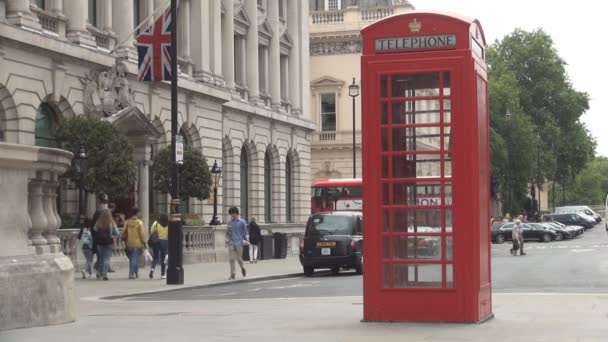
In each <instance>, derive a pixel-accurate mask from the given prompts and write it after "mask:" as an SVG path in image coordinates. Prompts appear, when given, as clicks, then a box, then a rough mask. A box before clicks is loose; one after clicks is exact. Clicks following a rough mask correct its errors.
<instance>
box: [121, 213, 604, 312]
mask: <svg viewBox="0 0 608 342" xmlns="http://www.w3.org/2000/svg"><path fill="white" fill-rule="evenodd" d="M510 247H511V244H510V243H504V244H500V245H497V244H494V245H492V282H493V289H494V292H524V293H530V292H551V293H608V233H607V232H606V230H605V229H604V224H603V222H602V223H600V224H598V225H597V226H596V227H595V228H593V229H590V230H587V231H586V232H585V234H583V235H581V236H579V237H577V238H575V239H572V240H565V241H557V242H551V243H541V242H526V244H525V251H526V253H527V255H525V256H515V257H514V256H511V255H510V253H509V249H510ZM362 279H363V278H362V276H359V275H356V274H355V273H354V272H352V271H343V272H341V273H340V274H339V275H331V274H330V273H329V272H318V273H315V276H314V277H311V278H308V277H304V276H301V277H294V278H289V279H278V280H268V281H258V282H251V283H235V284H230V285H225V286H218V287H207V288H191V289H183V290H177V291H170V292H163V293H153V294H142V295H137V296H132V297H128V298H125V299H124V300H126V301H191V300H227V299H260V298H285V299H289V298H307V297H308V298H312V297H314V298H319V297H338V296H340V297H342V296H361V295H362V292H363V286H362Z"/></svg>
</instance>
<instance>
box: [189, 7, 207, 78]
mask: <svg viewBox="0 0 608 342" xmlns="http://www.w3.org/2000/svg"><path fill="white" fill-rule="evenodd" d="M192 13H193V16H194V18H198V19H199V20H193V21H191V22H190V29H191V30H192V35H191V36H190V37H191V43H192V63H193V64H194V72H193V76H194V78H195V79H196V80H198V81H202V82H205V83H207V82H211V81H212V77H211V67H210V59H209V55H210V53H211V52H210V45H209V42H210V32H209V19H210V14H209V3H208V2H207V1H194V2H193V3H192Z"/></svg>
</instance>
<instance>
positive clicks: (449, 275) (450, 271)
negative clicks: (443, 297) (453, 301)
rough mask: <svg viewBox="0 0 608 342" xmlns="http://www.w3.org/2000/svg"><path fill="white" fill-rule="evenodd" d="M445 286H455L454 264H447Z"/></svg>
mask: <svg viewBox="0 0 608 342" xmlns="http://www.w3.org/2000/svg"><path fill="white" fill-rule="evenodd" d="M445 287H446V288H448V289H452V288H454V266H453V265H452V264H447V265H445Z"/></svg>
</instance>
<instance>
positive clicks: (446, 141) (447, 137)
mask: <svg viewBox="0 0 608 342" xmlns="http://www.w3.org/2000/svg"><path fill="white" fill-rule="evenodd" d="M443 149H444V150H445V151H452V128H451V127H449V126H448V127H443Z"/></svg>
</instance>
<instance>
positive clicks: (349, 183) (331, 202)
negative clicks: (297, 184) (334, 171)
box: [310, 178, 363, 214]
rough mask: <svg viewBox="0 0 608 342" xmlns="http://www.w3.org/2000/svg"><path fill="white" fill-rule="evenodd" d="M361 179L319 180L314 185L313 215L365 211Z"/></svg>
mask: <svg viewBox="0 0 608 342" xmlns="http://www.w3.org/2000/svg"><path fill="white" fill-rule="evenodd" d="M362 184H363V183H362V181H361V178H351V179H330V178H326V179H319V180H316V181H314V182H313V183H312V187H311V195H312V202H311V204H310V208H311V213H312V214H314V213H318V212H322V211H334V210H363V200H362V197H363V196H362Z"/></svg>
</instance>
